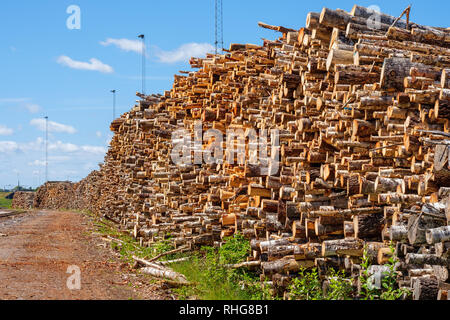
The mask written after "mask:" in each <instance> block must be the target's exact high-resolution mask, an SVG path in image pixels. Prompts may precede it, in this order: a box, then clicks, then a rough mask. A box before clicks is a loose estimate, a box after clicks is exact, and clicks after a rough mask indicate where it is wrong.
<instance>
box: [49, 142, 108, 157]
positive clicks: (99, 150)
mask: <svg viewBox="0 0 450 320" xmlns="http://www.w3.org/2000/svg"><path fill="white" fill-rule="evenodd" d="M48 149H49V150H50V151H59V152H65V153H74V152H80V153H83V154H84V153H89V154H94V155H102V154H105V153H106V149H105V148H104V147H97V146H78V145H76V144H73V143H64V142H61V141H57V142H53V143H50V144H49V145H48Z"/></svg>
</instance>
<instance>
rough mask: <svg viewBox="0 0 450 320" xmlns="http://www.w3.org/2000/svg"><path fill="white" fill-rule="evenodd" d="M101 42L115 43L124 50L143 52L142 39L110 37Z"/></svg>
mask: <svg viewBox="0 0 450 320" xmlns="http://www.w3.org/2000/svg"><path fill="white" fill-rule="evenodd" d="M100 44H101V45H102V46H109V45H114V46H116V47H118V48H119V49H121V50H124V51H133V52H136V53H139V54H141V53H142V42H141V41H140V40H130V39H112V38H108V39H106V41H101V42H100ZM144 47H145V45H144Z"/></svg>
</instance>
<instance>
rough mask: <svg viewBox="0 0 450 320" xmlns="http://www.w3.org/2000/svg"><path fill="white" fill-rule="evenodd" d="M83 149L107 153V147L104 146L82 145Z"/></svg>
mask: <svg viewBox="0 0 450 320" xmlns="http://www.w3.org/2000/svg"><path fill="white" fill-rule="evenodd" d="M81 150H83V151H84V152H87V153H92V154H105V153H106V149H105V148H103V147H94V146H82V147H81Z"/></svg>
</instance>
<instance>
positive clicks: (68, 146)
mask: <svg viewBox="0 0 450 320" xmlns="http://www.w3.org/2000/svg"><path fill="white" fill-rule="evenodd" d="M48 150H51V151H61V152H76V151H78V150H80V148H79V147H78V146H77V145H75V144H73V143H63V142H61V141H57V142H54V143H49V145H48Z"/></svg>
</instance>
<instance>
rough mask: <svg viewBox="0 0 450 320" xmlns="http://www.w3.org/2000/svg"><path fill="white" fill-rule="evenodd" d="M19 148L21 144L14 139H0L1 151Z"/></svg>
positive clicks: (8, 151) (7, 151)
mask: <svg viewBox="0 0 450 320" xmlns="http://www.w3.org/2000/svg"><path fill="white" fill-rule="evenodd" d="M18 149H19V146H18V144H17V143H16V142H14V141H0V153H11V152H15V151H17V150H18Z"/></svg>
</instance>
